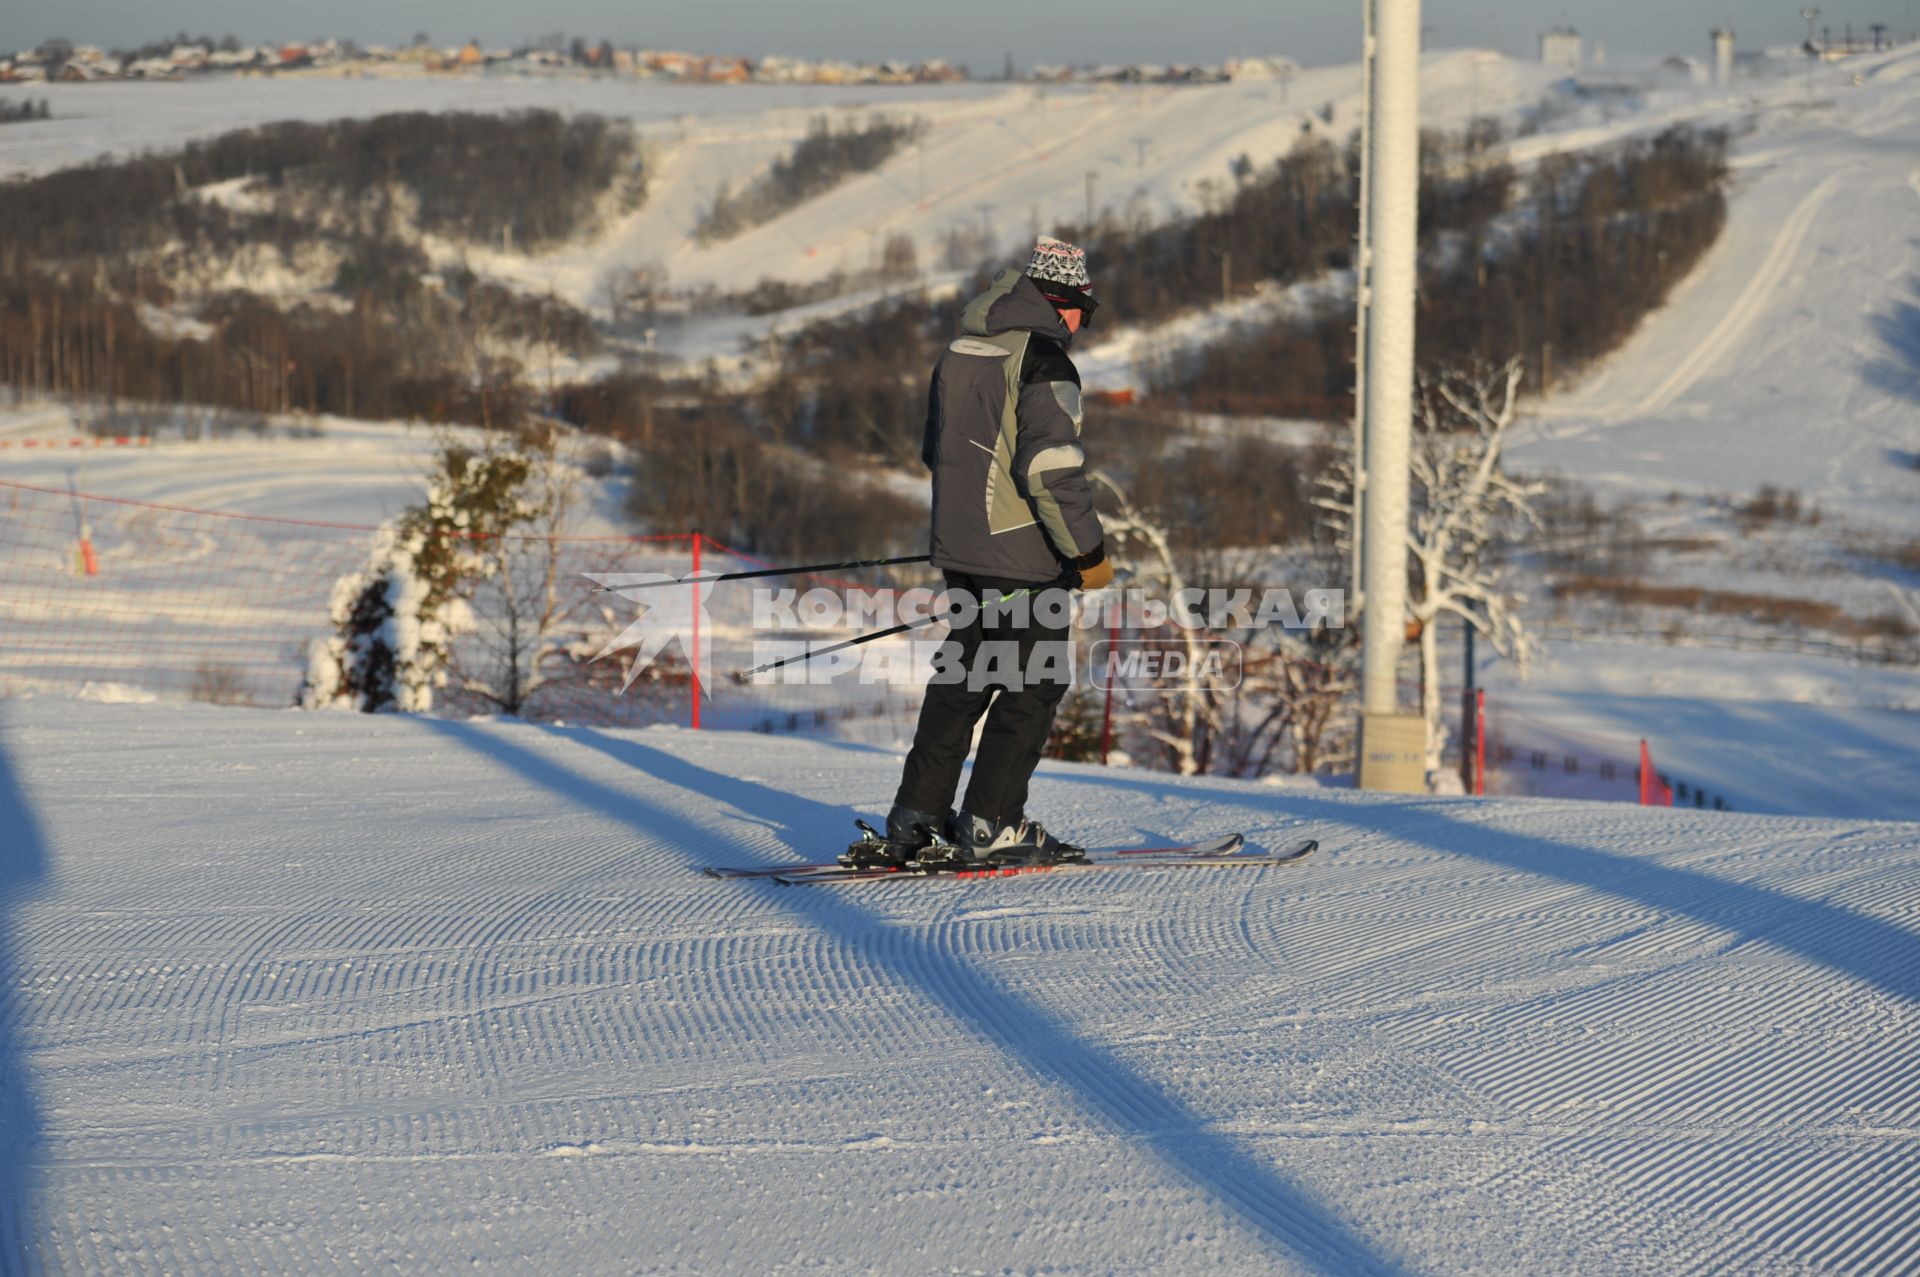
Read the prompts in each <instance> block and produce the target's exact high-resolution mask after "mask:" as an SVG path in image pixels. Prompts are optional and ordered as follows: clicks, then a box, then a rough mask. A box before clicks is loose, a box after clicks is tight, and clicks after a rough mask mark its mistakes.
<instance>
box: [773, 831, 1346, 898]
mask: <svg viewBox="0 0 1920 1277" xmlns="http://www.w3.org/2000/svg"><path fill="white" fill-rule="evenodd" d="M1319 848H1320V843H1319V841H1318V840H1317V839H1313V838H1309V839H1307V840H1305V841H1304V842H1301V843H1300V844H1298V845H1297V846H1295V847H1293V848H1292V849H1291V850H1288V851H1280V852H1257V853H1255V854H1253V855H1250V856H1241V855H1235V854H1233V853H1231V852H1228V853H1215V854H1211V855H1177V854H1176V855H1165V854H1163V855H1159V856H1153V855H1148V856H1143V857H1137V858H1128V859H1120V858H1119V857H1118V856H1117V855H1104V856H1102V857H1101V858H1100V859H1097V860H1092V859H1090V860H1061V861H1054V862H1052V863H1050V864H1017V863H1016V864H1006V865H984V866H981V867H980V868H978V869H917V868H904V869H842V868H835V869H828V870H819V871H815V872H808V873H788V874H771V875H768V877H770V878H771V879H772V880H773V881H774V882H776V883H778V884H780V885H781V886H783V887H798V886H802V885H805V884H808V883H840V882H877V881H879V880H881V879H883V878H914V879H921V880H925V879H938V878H953V879H969V878H1013V877H1017V876H1019V875H1021V874H1039V873H1065V874H1072V873H1114V872H1118V871H1137V870H1145V869H1202V868H1226V867H1230V866H1235V865H1238V866H1242V867H1247V868H1271V867H1273V866H1275V865H1292V864H1298V863H1299V862H1300V861H1302V860H1305V859H1306V858H1307V857H1308V856H1311V855H1312V854H1313V853H1314V852H1315V851H1318V850H1319Z"/></svg>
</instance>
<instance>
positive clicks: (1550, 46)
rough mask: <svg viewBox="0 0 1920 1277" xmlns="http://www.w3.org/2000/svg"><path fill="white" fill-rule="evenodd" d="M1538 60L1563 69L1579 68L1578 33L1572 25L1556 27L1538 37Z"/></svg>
mask: <svg viewBox="0 0 1920 1277" xmlns="http://www.w3.org/2000/svg"><path fill="white" fill-rule="evenodd" d="M1540 60H1541V61H1542V62H1544V63H1546V64H1547V65H1548V66H1550V67H1559V68H1560V69H1561V70H1563V71H1578V70H1579V69H1580V33H1579V32H1578V31H1575V30H1574V29H1573V28H1572V27H1556V28H1554V29H1553V30H1552V31H1548V32H1546V33H1544V34H1542V35H1541V37H1540Z"/></svg>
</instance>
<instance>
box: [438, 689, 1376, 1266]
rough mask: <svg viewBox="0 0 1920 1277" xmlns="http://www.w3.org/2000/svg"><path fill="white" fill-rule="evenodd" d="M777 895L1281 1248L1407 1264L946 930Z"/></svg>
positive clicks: (580, 791)
mask: <svg viewBox="0 0 1920 1277" xmlns="http://www.w3.org/2000/svg"><path fill="white" fill-rule="evenodd" d="M419 721H420V722H421V723H422V725H423V726H425V727H427V728H429V729H430V730H432V731H435V732H438V733H440V734H441V735H443V736H446V737H447V738H449V739H451V740H453V741H455V742H457V743H459V744H461V745H463V746H466V747H467V748H469V749H472V750H474V751H475V752H477V753H480V754H484V755H486V756H487V757H489V758H491V759H493V760H494V761H495V762H496V763H498V764H500V765H501V766H502V767H505V768H507V769H508V770H510V771H512V772H514V773H516V774H518V775H519V776H521V777H522V778H523V779H526V780H528V781H531V782H533V783H534V784H537V785H540V786H541V787H543V788H545V789H547V790H549V791H551V792H553V793H556V794H559V795H562V796H563V797H565V798H566V799H568V800H569V801H570V802H573V803H576V804H578V805H579V806H581V807H582V808H585V809H588V810H591V811H595V812H598V813H600V814H601V815H603V816H605V817H607V818H609V819H612V820H616V821H619V822H621V823H623V824H626V825H628V826H630V827H631V828H633V829H635V830H637V831H644V832H645V833H647V834H649V835H652V836H653V837H655V838H658V839H663V840H665V841H666V842H668V843H671V844H676V845H679V846H681V847H684V848H686V849H687V854H688V857H689V859H688V869H689V870H692V869H693V868H694V867H695V866H696V864H697V863H699V861H698V860H697V859H696V857H697V856H698V854H699V853H698V851H697V850H696V849H699V848H703V847H705V848H716V849H717V848H724V847H726V846H727V838H726V835H725V834H724V833H722V832H719V831H717V830H714V829H710V828H706V827H703V826H701V825H699V824H696V823H694V822H693V821H691V820H689V819H687V818H686V817H685V816H683V815H680V814H679V813H677V812H674V811H671V810H669V809H667V808H665V807H662V806H659V805H657V804H655V803H652V802H648V801H647V800H646V799H644V798H640V797H638V796H636V795H633V794H628V793H624V792H621V791H620V790H617V789H614V788H612V787H610V786H608V785H605V784H602V783H600V782H598V781H595V780H591V779H588V778H586V777H584V776H581V775H579V774H577V773H575V772H572V771H569V770H567V769H566V768H565V767H562V766H560V765H559V764H557V763H554V762H552V761H550V760H548V759H546V758H543V757H541V756H540V755H539V754H537V753H535V752H533V751H531V750H528V749H525V748H523V747H521V746H519V745H517V744H515V743H513V742H512V741H511V740H508V739H505V738H504V737H503V736H500V735H496V734H494V733H492V732H489V731H485V730H483V729H481V728H479V727H476V726H473V725H470V724H465V723H459V722H452V721H446V720H440V719H421V720H419ZM545 730H546V731H547V732H548V733H549V734H550V735H553V736H558V737H561V738H563V739H565V740H567V741H569V742H572V743H573V744H576V745H580V746H584V747H586V748H588V749H593V750H597V751H599V752H600V753H603V754H605V755H607V756H608V757H610V758H612V759H614V760H615V761H617V762H620V763H622V764H625V765H626V766H628V767H631V768H633V769H635V770H636V771H639V772H642V773H644V774H646V775H648V776H651V777H653V778H654V779H656V780H660V781H663V782H665V783H667V784H670V785H675V786H678V787H680V788H682V789H685V790H687V791H689V792H690V793H695V794H698V795H701V796H702V797H704V798H706V799H710V800H711V801H713V802H714V803H719V804H726V805H729V806H732V807H735V808H738V809H739V810H741V811H743V812H746V813H749V814H750V815H752V816H754V817H756V818H757V819H759V820H761V821H764V822H766V823H767V824H768V825H771V826H773V827H776V828H779V829H782V830H784V831H785V833H786V837H787V841H788V844H789V845H790V846H793V847H795V848H800V847H806V846H809V845H810V844H813V843H817V842H818V840H819V838H820V837H821V835H822V833H823V832H824V831H829V830H834V829H839V828H841V827H843V826H844V825H845V824H846V823H847V818H848V813H847V811H846V810H845V809H844V808H842V807H836V806H831V805H828V804H824V803H816V802H810V801H808V800H807V799H804V798H799V797H796V796H794V795H793V794H789V793H786V792H784V791H781V790H776V789H772V788H770V787H768V786H765V785H760V784H756V783H754V782H752V781H745V780H741V779H738V778H737V777H733V776H727V775H723V774H721V773H719V772H714V771H709V770H708V769H706V768H703V767H699V766H696V765H694V764H692V763H689V762H686V761H685V760H683V759H680V758H676V757H674V756H673V755H671V754H668V753H666V752H664V751H662V750H659V749H655V748H653V747H651V746H647V745H642V744H639V743H637V742H634V741H630V740H624V739H620V738H617V737H612V736H605V735H602V734H600V733H598V732H595V731H592V730H590V729H574V728H548V729H545ZM636 854H637V853H636ZM735 854H736V855H737V854H738V853H737V850H736V852H735ZM768 863H772V862H768ZM749 889H751V888H749ZM768 899H769V900H771V901H773V902H774V903H776V904H777V905H779V906H782V907H785V908H787V909H788V910H790V911H791V912H792V913H794V914H796V915H798V916H799V917H801V918H803V919H805V920H806V921H807V922H809V923H810V924H812V925H813V926H815V927H817V928H819V929H820V930H821V931H823V932H825V933H827V934H829V935H832V936H833V937H835V938H836V939H837V940H838V941H839V942H840V943H842V944H844V945H846V946H848V947H849V948H850V949H854V950H857V951H858V952H859V953H860V954H861V955H862V956H863V957H865V958H866V959H867V960H868V961H870V962H872V963H873V964H874V965H875V966H876V967H878V968H880V969H882V970H885V971H887V972H889V973H890V974H891V975H892V976H893V977H894V978H896V979H898V980H899V981H901V982H902V983H903V984H907V985H910V986H912V987H913V988H916V989H917V990H919V992H920V993H921V994H922V995H923V996H925V997H926V998H927V999H928V1000H929V1001H931V1002H932V1003H934V1004H935V1005H937V1006H939V1007H941V1008H943V1009H944V1010H945V1011H947V1012H948V1013H949V1014H951V1015H952V1016H954V1017H955V1018H956V1019H957V1020H959V1021H961V1022H962V1023H964V1024H966V1025H967V1026H969V1027H970V1028H972V1029H974V1030H976V1031H977V1032H979V1033H981V1034H982V1035H984V1036H985V1037H986V1038H988V1039H989V1040H990V1041H992V1042H994V1043H996V1044H997V1045H998V1046H999V1047H1000V1048H1001V1049H1002V1050H1004V1051H1005V1052H1006V1053H1007V1054H1008V1055H1009V1056H1011V1057H1012V1058H1013V1059H1015V1060H1017V1061H1019V1062H1020V1063H1021V1064H1022V1065H1024V1066H1025V1067H1026V1068H1027V1069H1028V1070H1030V1071H1031V1072H1032V1073H1033V1074H1035V1075H1037V1076H1039V1077H1041V1078H1043V1079H1046V1080H1048V1081H1050V1082H1053V1083H1056V1084H1058V1085H1060V1086H1063V1087H1064V1088H1065V1089H1066V1090H1067V1091H1068V1092H1069V1093H1070V1094H1071V1095H1072V1096H1073V1097H1074V1098H1075V1099H1076V1100H1077V1101H1078V1102H1079V1103H1080V1105H1081V1106H1082V1107H1083V1108H1085V1109H1086V1110H1088V1111H1089V1112H1091V1113H1092V1114H1094V1115H1096V1116H1097V1117H1099V1118H1101V1119H1104V1120H1105V1121H1106V1122H1107V1123H1108V1124H1109V1125H1111V1126H1112V1127H1113V1128H1115V1129H1117V1130H1119V1131H1120V1132H1122V1133H1124V1134H1126V1135H1127V1136H1129V1137H1131V1138H1133V1139H1135V1140H1138V1141H1139V1142H1140V1143H1141V1144H1142V1145H1143V1146H1144V1147H1146V1148H1148V1149H1150V1150H1152V1152H1153V1153H1154V1155H1155V1156H1157V1157H1158V1158H1159V1159H1160V1160H1161V1161H1162V1162H1163V1163H1165V1164H1166V1165H1167V1166H1168V1167H1170V1168H1171V1169H1173V1170H1174V1171H1175V1172H1176V1173H1178V1174H1180V1175H1181V1176H1183V1177H1185V1178H1186V1179H1187V1180H1189V1181H1190V1182H1191V1183H1193V1184H1195V1185H1196V1186H1197V1187H1199V1188H1200V1189H1201V1190H1203V1191H1204V1192H1205V1193H1207V1194H1208V1195H1209V1196H1210V1197H1212V1198H1213V1199H1214V1200H1215V1201H1217V1202H1218V1203H1219V1204H1220V1205H1222V1206H1223V1207H1225V1208H1226V1209H1227V1210H1228V1211H1230V1212H1231V1213H1232V1214H1234V1215H1235V1216H1237V1217H1238V1218H1239V1219H1240V1220H1242V1221H1244V1222H1245V1223H1246V1224H1247V1225H1249V1226H1250V1227H1251V1228H1252V1229H1253V1230H1254V1232H1255V1233H1256V1234H1257V1235H1258V1236H1259V1237H1260V1238H1261V1239H1262V1240H1263V1241H1264V1242H1265V1243H1266V1244H1267V1245H1268V1246H1269V1247H1270V1248H1272V1249H1274V1250H1275V1251H1276V1252H1278V1253H1281V1254H1284V1255H1286V1256H1287V1257H1289V1258H1291V1259H1293V1260H1295V1261H1296V1262H1300V1263H1304V1264H1307V1265H1310V1266H1313V1267H1317V1268H1320V1269H1322V1270H1324V1271H1326V1272H1328V1273H1338V1274H1343V1275H1345V1274H1365V1273H1379V1274H1398V1273H1403V1272H1405V1271H1406V1269H1405V1268H1404V1266H1403V1265H1402V1264H1400V1263H1399V1262H1398V1261H1396V1260H1394V1259H1392V1258H1390V1257H1388V1256H1387V1255H1385V1254H1383V1253H1381V1252H1380V1251H1377V1250H1375V1249H1374V1248H1373V1247H1372V1246H1371V1245H1370V1244H1369V1243H1368V1242H1367V1240H1366V1239H1365V1238H1363V1237H1361V1236H1360V1235H1359V1234H1358V1233H1357V1232H1356V1231H1355V1230H1354V1228H1353V1226H1352V1225H1351V1224H1349V1223H1347V1222H1346V1221H1344V1220H1342V1219H1340V1218H1338V1217H1337V1216H1336V1215H1335V1214H1334V1213H1333V1212H1332V1211H1331V1210H1329V1209H1328V1208H1327V1207H1326V1206H1324V1205H1322V1204H1320V1203H1319V1202H1317V1201H1315V1200H1314V1198H1313V1197H1312V1196H1311V1195H1310V1194H1309V1193H1308V1192H1307V1191H1306V1190H1305V1189H1304V1188H1303V1187H1301V1186H1300V1185H1299V1184H1296V1183H1294V1182H1292V1181H1290V1180H1289V1179H1288V1178H1287V1177H1286V1176H1285V1175H1283V1174H1281V1173H1280V1172H1278V1171H1277V1170H1275V1169H1274V1168H1273V1167H1271V1166H1269V1165H1267V1164H1265V1163H1263V1162H1262V1161H1260V1160H1259V1159H1257V1158H1255V1157H1254V1156H1253V1155H1251V1154H1249V1153H1248V1152H1247V1151H1246V1150H1245V1149H1244V1148H1242V1147H1241V1146H1240V1145H1239V1143H1238V1142H1237V1141H1235V1140H1233V1139H1230V1138H1228V1137H1226V1136H1223V1135H1221V1134H1219V1133H1217V1132H1215V1131H1213V1130H1211V1129H1209V1127H1208V1123H1207V1120H1206V1119H1205V1118H1204V1117H1202V1116H1201V1115H1200V1114H1198V1113H1196V1112H1194V1111H1193V1110H1192V1109H1191V1108H1189V1107H1187V1105H1186V1104H1184V1103H1183V1102H1181V1101H1180V1100H1179V1099H1176V1098H1175V1097H1173V1096H1170V1095H1167V1094H1165V1093H1164V1092H1162V1091H1161V1090H1159V1089H1157V1088H1156V1087H1155V1086H1154V1085H1153V1084H1152V1083H1151V1082H1149V1081H1147V1080H1146V1079H1145V1078H1142V1077H1141V1076H1139V1075H1138V1074H1137V1073H1135V1072H1134V1071H1133V1070H1132V1069H1130V1068H1129V1067H1128V1065H1127V1064H1126V1062H1125V1061H1123V1060H1121V1059H1120V1058H1119V1057H1117V1056H1115V1055H1113V1054H1112V1053H1111V1052H1109V1051H1107V1050H1105V1049H1103V1048H1101V1047H1099V1046H1096V1045H1093V1044H1092V1043H1089V1042H1085V1041H1082V1040H1081V1039H1079V1038H1077V1037H1075V1036H1074V1034H1073V1033H1072V1032H1071V1031H1070V1030H1069V1029H1068V1028H1067V1027H1066V1026H1065V1025H1064V1024H1062V1023H1061V1022H1060V1021H1058V1020H1057V1019H1055V1018H1054V1017H1053V1016H1051V1015H1049V1014H1048V1013H1047V1012H1045V1011H1043V1010H1041V1009H1040V1008H1038V1007H1035V1006H1032V1005H1030V1004H1029V1003H1027V1002H1026V1001H1025V1000H1023V999H1022V998H1021V997H1020V996H1019V995H1017V994H1016V993H1014V992H1013V991H1012V990H1011V989H1009V988H1008V987H1007V986H1006V985H1004V984H1002V983H1001V982H1000V981H999V980H997V979H995V978H994V976H993V975H992V974H991V973H990V972H988V971H984V970H981V969H978V968H976V967H975V966H973V965H971V964H969V963H967V962H964V961H962V960H961V959H960V958H958V957H956V956H955V955H953V954H952V953H949V952H947V951H946V950H944V949H943V948H942V947H941V946H940V945H939V943H938V942H937V941H936V940H934V939H932V938H930V937H928V936H925V935H922V934H920V933H918V932H916V931H912V930H908V929H903V928H897V927H893V926H890V925H888V924H887V923H886V922H884V921H882V920H881V919H879V918H877V917H875V916H874V915H873V914H872V913H870V912H868V911H867V910H865V909H863V908H862V907H860V905H859V904H858V903H857V902H855V901H852V900H850V899H848V898H847V897H846V896H845V895H843V894H837V893H834V892H831V891H829V890H819V891H807V890H795V891H783V890H781V889H778V888H773V889H771V890H769V892H768Z"/></svg>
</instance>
